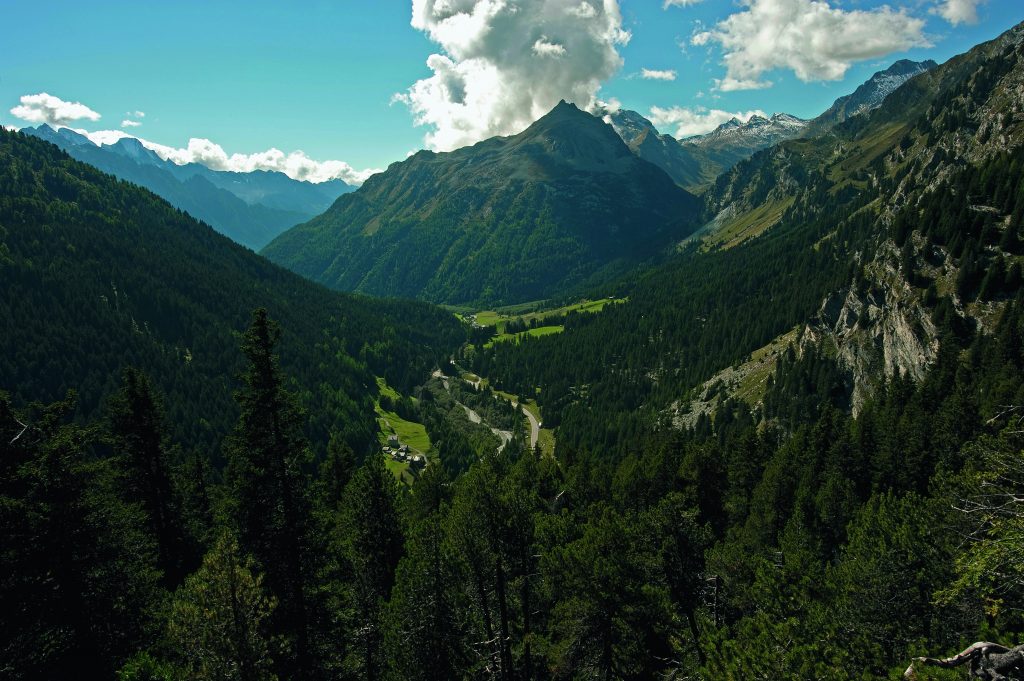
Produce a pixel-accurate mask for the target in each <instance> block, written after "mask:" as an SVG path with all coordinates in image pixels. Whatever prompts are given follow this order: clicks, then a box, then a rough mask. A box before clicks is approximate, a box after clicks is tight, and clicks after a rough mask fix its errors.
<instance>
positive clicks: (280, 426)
mask: <svg viewBox="0 0 1024 681" xmlns="http://www.w3.org/2000/svg"><path fill="white" fill-rule="evenodd" d="M279 338H280V329H279V328H278V326H277V324H275V323H274V322H273V321H271V320H270V318H269V316H268V315H267V311H266V310H265V309H262V308H261V309H258V310H256V311H255V313H254V314H253V321H252V325H251V326H250V327H249V329H248V330H247V331H246V332H245V335H244V337H243V342H242V351H243V352H244V353H245V356H246V358H247V359H248V361H249V366H248V368H247V370H246V371H245V374H244V376H243V386H242V388H241V389H240V390H238V391H237V393H236V394H235V399H236V400H237V401H238V404H239V407H240V408H241V413H240V414H239V417H238V424H237V426H236V427H235V431H234V434H233V435H232V436H231V437H230V439H229V440H228V442H227V444H226V451H227V458H228V465H227V471H226V478H227V483H228V494H229V499H228V508H229V514H230V516H231V520H232V522H233V525H234V527H235V529H236V531H237V533H238V538H239V543H240V544H241V546H242V549H243V550H244V551H245V552H247V553H251V554H252V555H253V557H254V558H255V559H256V563H257V566H258V569H260V570H262V571H264V572H265V573H266V576H267V585H268V587H269V588H270V590H271V592H272V593H273V594H274V596H276V598H277V599H278V601H279V606H278V607H277V609H276V611H275V613H274V617H273V618H272V621H273V625H272V626H273V630H274V633H275V634H277V635H278V636H281V637H283V638H285V639H286V640H287V641H288V644H289V645H288V646H287V652H285V653H284V654H282V655H280V656H279V659H278V660H276V662H277V667H276V669H277V671H278V674H279V676H287V677H290V678H296V679H308V678H314V676H315V672H314V670H315V668H316V667H317V665H316V663H315V660H314V657H315V655H314V653H313V646H312V642H311V633H312V632H311V625H312V622H311V619H312V617H311V615H312V613H311V604H310V602H309V598H308V595H309V592H310V591H311V590H312V589H313V586H314V584H313V580H314V576H315V574H316V569H315V566H314V564H313V562H314V560H315V559H316V556H315V555H314V554H313V552H312V551H310V543H311V529H312V528H311V525H312V514H311V509H310V503H309V495H308V491H309V490H308V487H309V486H308V481H307V478H306V474H305V472H304V466H306V465H307V464H308V462H309V460H310V454H309V447H308V443H307V442H306V439H305V436H304V435H303V431H302V426H303V416H302V413H301V411H300V410H299V407H298V406H297V404H296V402H295V399H294V397H293V396H292V395H290V394H289V393H288V391H287V390H285V388H284V379H283V377H282V375H281V371H280V369H279V368H278V359H277V356H276V355H275V354H274V347H275V345H276V344H277V341H278V339H279Z"/></svg>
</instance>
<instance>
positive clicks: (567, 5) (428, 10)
mask: <svg viewBox="0 0 1024 681" xmlns="http://www.w3.org/2000/svg"><path fill="white" fill-rule="evenodd" d="M412 25H413V27H415V28H417V29H419V30H421V31H423V32H424V33H426V34H427V35H428V36H429V37H430V39H431V40H433V41H434V42H436V43H437V44H438V45H439V46H440V52H439V53H438V54H433V55H431V56H430V57H429V58H428V59H427V66H429V67H430V69H431V71H433V75H431V76H430V77H429V78H424V79H423V80H420V81H418V82H416V83H414V84H413V85H412V86H411V87H410V88H409V89H408V90H407V91H405V92H404V93H400V94H398V95H396V96H395V98H394V100H393V101H399V102H402V103H404V104H406V105H407V106H408V107H409V110H410V111H411V112H412V114H413V117H414V120H415V122H416V124H417V125H424V126H428V127H429V128H430V131H429V132H428V133H427V134H426V136H425V143H426V145H427V146H428V147H430V148H433V149H438V150H450V149H454V148H456V147H460V146H464V145H467V144H472V143H474V142H478V141H479V140H481V139H484V138H486V137H491V136H493V135H509V134H513V133H516V132H519V131H520V130H522V129H523V128H525V127H526V126H528V125H529V124H530V123H531V122H533V121H534V120H536V119H537V118H539V117H540V116H542V115H543V114H545V113H547V112H548V111H549V110H551V109H552V108H553V107H554V106H555V104H557V103H558V101H559V100H560V99H566V100H568V101H571V102H574V103H575V104H577V105H578V106H580V107H581V108H586V109H590V108H593V107H594V106H595V104H596V101H597V92H598V90H599V88H600V86H601V83H602V82H603V81H604V80H606V79H608V78H610V77H611V76H612V75H613V74H614V73H615V72H616V71H617V70H618V69H619V68H620V67H621V66H622V58H621V57H620V56H619V53H618V49H617V48H618V46H619V45H623V44H625V43H627V42H628V41H629V39H630V35H629V33H628V32H627V31H625V30H623V28H622V15H621V13H620V11H619V5H618V0H579V1H578V2H567V1H566V0H519V1H518V2H511V1H510V0H413V2H412Z"/></svg>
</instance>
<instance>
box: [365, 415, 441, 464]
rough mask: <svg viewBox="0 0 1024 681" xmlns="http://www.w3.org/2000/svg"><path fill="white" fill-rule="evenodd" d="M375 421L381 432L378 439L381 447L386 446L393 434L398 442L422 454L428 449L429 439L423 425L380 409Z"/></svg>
mask: <svg viewBox="0 0 1024 681" xmlns="http://www.w3.org/2000/svg"><path fill="white" fill-rule="evenodd" d="M377 421H378V422H379V423H380V429H381V432H380V434H379V436H378V439H379V440H380V443H381V445H384V444H386V443H387V441H388V436H389V435H391V434H392V433H394V434H395V435H397V436H398V440H399V442H401V443H402V444H403V445H409V447H410V448H412V449H415V450H416V451H418V452H420V453H422V454H425V453H426V452H427V451H428V450H429V449H430V437H429V436H428V435H427V429H426V428H424V427H423V424H421V423H414V422H412V421H406V420H405V419H403V418H402V417H401V416H399V415H398V414H396V413H394V412H391V411H384V410H382V409H380V408H378V410H377Z"/></svg>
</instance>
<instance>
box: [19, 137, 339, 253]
mask: <svg viewBox="0 0 1024 681" xmlns="http://www.w3.org/2000/svg"><path fill="white" fill-rule="evenodd" d="M22 132H24V133H25V134H28V135H32V136H35V137H38V138H40V139H44V140H46V141H48V142H51V143H53V144H56V145H57V146H58V147H60V148H61V149H62V150H64V151H65V152H66V153H68V154H70V155H71V156H72V157H73V158H75V159H77V160H79V161H83V162H85V163H89V164H90V165H93V166H95V167H97V168H99V169H100V170H103V171H105V172H109V173H112V174H113V175H116V176H117V177H118V178H120V179H122V180H127V181H129V182H134V183H135V184H138V185H140V186H143V187H145V188H146V189H149V190H150V191H153V192H155V193H156V194H158V195H160V196H161V197H163V198H165V199H167V200H168V201H170V202H171V204H172V205H174V206H175V207H177V208H181V209H182V210H184V211H186V212H188V213H189V214H191V215H192V216H194V217H196V218H198V219H200V220H203V221H205V222H207V223H208V224H210V226H212V227H213V228H214V229H216V230H217V231H219V232H221V233H222V234H225V235H226V236H228V237H229V238H231V239H232V240H233V241H236V242H238V243H240V244H242V245H244V246H248V247H249V248H252V249H254V250H258V249H259V248H261V247H262V246H264V245H266V244H267V243H268V242H269V241H270V240H271V239H273V238H274V237H275V236H277V235H278V234H280V233H281V232H282V231H284V230H285V229H288V228H289V227H292V226H293V225H296V224H298V223H300V222H303V221H304V220H308V219H309V218H311V217H313V216H314V215H317V214H319V213H321V212H323V211H324V210H326V209H327V208H328V207H329V206H330V204H331V203H333V202H334V200H335V199H336V198H337V197H338V196H340V195H341V194H343V193H347V192H349V191H352V190H353V188H352V187H350V186H349V185H347V184H345V183H343V182H341V181H340V180H335V181H331V182H329V183H322V184H321V185H314V184H312V183H309V182H303V181H300V180H293V179H292V178H290V177H288V176H287V175H284V174H283V173H278V172H275V171H253V172H254V173H258V174H251V173H239V172H232V171H218V170H212V169H210V168H207V167H206V166H204V165H201V164H198V163H189V164H186V165H178V164H176V163H173V162H172V161H168V160H164V159H162V158H161V157H160V156H159V155H158V154H157V153H156V152H154V151H153V150H152V149H149V148H147V147H145V146H144V145H143V144H142V143H141V142H140V141H139V140H137V139H135V138H133V137H125V138H122V139H120V140H117V141H116V142H114V143H113V144H105V145H100V144H95V143H93V142H92V141H91V140H90V139H89V138H87V137H86V136H84V135H81V134H79V133H77V132H75V131H73V130H71V129H70V128H63V127H62V128H59V129H57V130H54V129H53V128H52V127H50V126H49V125H47V124H45V123H43V124H41V125H39V126H38V127H36V128H25V129H23V130H22ZM339 183H340V184H339Z"/></svg>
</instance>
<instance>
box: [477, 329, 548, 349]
mask: <svg viewBox="0 0 1024 681" xmlns="http://www.w3.org/2000/svg"><path fill="white" fill-rule="evenodd" d="M564 329H565V327H564V326H561V325H557V326H538V327H536V328H533V329H527V330H526V331H520V332H519V333H499V334H498V335H497V336H495V337H494V338H492V339H491V340H489V341H487V342H486V343H484V347H485V348H489V347H491V346H492V345H494V344H495V343H507V342H508V341H518V340H520V339H521V338H523V337H524V336H535V337H537V336H551V335H553V334H556V333H562V331H563V330H564Z"/></svg>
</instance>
